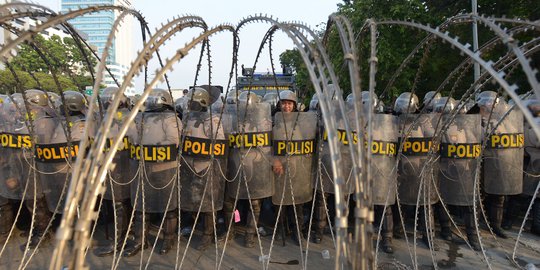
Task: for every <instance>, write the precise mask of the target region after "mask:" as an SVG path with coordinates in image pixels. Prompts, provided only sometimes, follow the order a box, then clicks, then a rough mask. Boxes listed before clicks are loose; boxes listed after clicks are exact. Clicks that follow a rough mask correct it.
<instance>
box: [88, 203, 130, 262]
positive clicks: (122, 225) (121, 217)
mask: <svg viewBox="0 0 540 270" xmlns="http://www.w3.org/2000/svg"><path fill="white" fill-rule="evenodd" d="M114 208H115V209H114V211H116V212H115V213H114V215H116V226H117V228H115V229H117V230H118V231H117V235H118V239H116V240H117V241H116V243H115V242H114V241H112V242H110V243H109V244H108V245H106V246H102V247H98V248H96V251H95V254H96V256H98V257H105V256H109V255H112V254H113V253H114V250H115V249H116V250H119V249H120V247H121V246H122V243H123V241H124V237H125V236H126V231H127V226H128V220H127V219H128V218H127V211H126V208H125V207H124V203H123V202H121V201H118V202H114Z"/></svg>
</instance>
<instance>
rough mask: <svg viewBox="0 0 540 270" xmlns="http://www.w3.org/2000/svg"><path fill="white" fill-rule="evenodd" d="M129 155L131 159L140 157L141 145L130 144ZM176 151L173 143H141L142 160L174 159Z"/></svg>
mask: <svg viewBox="0 0 540 270" xmlns="http://www.w3.org/2000/svg"><path fill="white" fill-rule="evenodd" d="M129 149H130V152H129V156H130V158H131V159H134V160H140V159H141V146H140V145H134V144H132V145H130V147H129ZM177 152H178V150H177V148H176V145H175V144H170V145H143V147H142V156H143V159H144V161H148V162H167V161H175V160H176V153H177Z"/></svg>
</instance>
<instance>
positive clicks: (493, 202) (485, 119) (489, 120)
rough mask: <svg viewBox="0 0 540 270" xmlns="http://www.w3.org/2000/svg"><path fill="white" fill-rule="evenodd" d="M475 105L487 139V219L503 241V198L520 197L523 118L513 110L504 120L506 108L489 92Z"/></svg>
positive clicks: (485, 181)
mask: <svg viewBox="0 0 540 270" xmlns="http://www.w3.org/2000/svg"><path fill="white" fill-rule="evenodd" d="M476 102H477V104H478V106H479V107H480V115H481V116H482V124H483V126H484V133H485V135H484V136H489V137H488V138H487V145H486V148H485V152H484V162H483V165H484V169H483V176H484V191H485V193H486V200H485V201H486V204H487V210H488V219H489V222H490V225H491V228H492V230H493V232H494V233H495V234H496V235H497V236H499V237H501V238H507V236H506V234H505V233H504V231H503V230H502V228H501V222H502V219H503V205H504V200H505V196H506V195H516V194H520V193H521V192H522V188H523V173H522V172H521V170H522V168H523V140H522V139H520V138H523V116H522V115H521V112H519V111H517V110H513V111H511V112H510V113H509V114H508V115H507V116H505V115H506V114H507V111H508V106H507V104H506V102H505V101H504V100H502V99H500V98H499V97H498V96H497V93H495V92H493V91H485V92H482V93H480V94H479V95H478V97H477V99H476ZM503 117H504V118H503ZM506 141H508V142H512V143H503V142H506Z"/></svg>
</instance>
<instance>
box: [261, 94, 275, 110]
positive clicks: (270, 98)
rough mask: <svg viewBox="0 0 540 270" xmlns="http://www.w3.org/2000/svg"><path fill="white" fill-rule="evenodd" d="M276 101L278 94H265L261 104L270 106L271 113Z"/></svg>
mask: <svg viewBox="0 0 540 270" xmlns="http://www.w3.org/2000/svg"><path fill="white" fill-rule="evenodd" d="M278 101H279V98H278V94H277V93H275V92H269V93H266V94H265V95H264V97H263V98H262V102H266V103H269V104H270V107H271V108H272V111H273V110H275V109H276V106H277V103H278Z"/></svg>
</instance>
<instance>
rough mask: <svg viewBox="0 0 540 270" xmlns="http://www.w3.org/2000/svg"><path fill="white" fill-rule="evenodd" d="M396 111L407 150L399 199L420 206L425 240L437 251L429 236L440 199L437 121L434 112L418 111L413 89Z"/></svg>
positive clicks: (402, 162) (403, 96) (420, 226)
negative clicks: (436, 183)
mask: <svg viewBox="0 0 540 270" xmlns="http://www.w3.org/2000/svg"><path fill="white" fill-rule="evenodd" d="M394 111H395V112H396V113H397V114H398V115H399V124H398V129H399V130H400V141H401V146H400V147H401V148H402V149H403V150H402V153H401V154H402V155H403V157H402V158H400V160H399V165H398V195H399V196H398V198H399V200H400V203H401V204H402V205H409V206H416V209H417V212H418V223H417V225H418V229H419V230H420V231H421V234H422V242H424V244H425V245H426V246H428V247H432V248H433V249H434V250H437V249H438V246H437V245H435V243H433V242H431V241H430V237H429V234H431V232H432V230H433V225H434V220H433V215H432V214H431V207H430V206H431V205H433V204H434V203H436V201H437V196H436V192H435V188H437V187H436V186H433V184H434V183H433V180H434V179H435V180H436V177H437V176H436V175H435V174H434V173H433V168H434V165H435V164H434V163H433V160H435V159H434V158H433V157H432V156H431V155H432V154H433V153H432V152H431V151H432V142H433V134H434V127H435V126H434V125H433V123H434V122H435V123H436V121H433V120H434V119H433V115H432V114H418V97H417V96H416V95H415V94H412V93H410V92H404V93H402V94H401V95H400V96H399V97H398V98H397V99H396V101H395V104H394ZM413 146H414V147H413ZM432 177H433V179H432ZM415 229H416V228H415Z"/></svg>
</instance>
